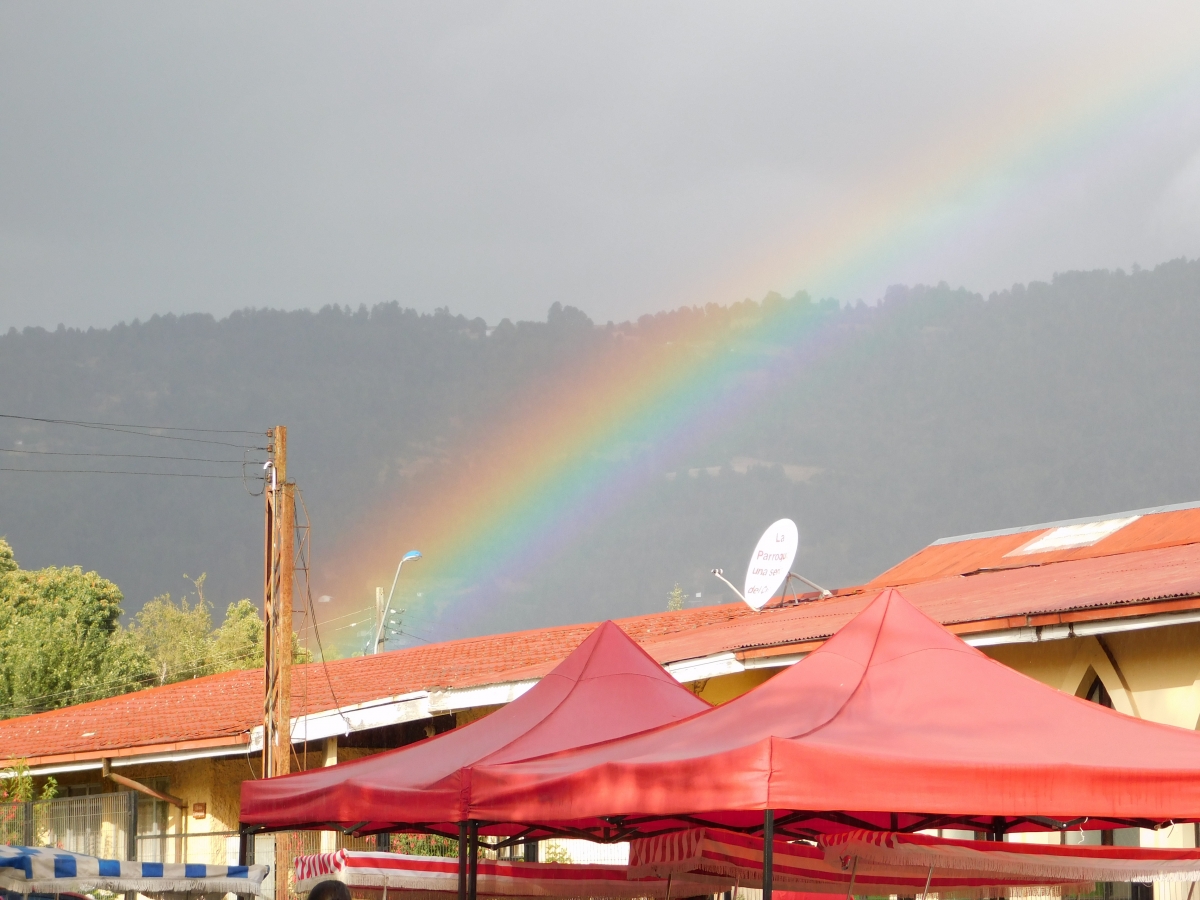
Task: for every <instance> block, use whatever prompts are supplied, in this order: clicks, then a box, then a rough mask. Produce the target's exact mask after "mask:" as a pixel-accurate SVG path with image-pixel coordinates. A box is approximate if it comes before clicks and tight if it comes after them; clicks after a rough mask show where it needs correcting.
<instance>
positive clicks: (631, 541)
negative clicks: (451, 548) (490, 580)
mask: <svg viewBox="0 0 1200 900" xmlns="http://www.w3.org/2000/svg"><path fill="white" fill-rule="evenodd" d="M343 299H351V298H343ZM448 302H450V303H451V304H452V300H451V301H448ZM785 314H786V315H803V316H807V317H810V318H811V319H812V321H813V323H815V324H814V325H813V329H812V333H813V334H818V335H820V339H819V340H816V339H814V340H813V341H812V343H811V346H807V345H806V346H805V347H803V348H799V349H797V348H792V351H791V352H795V353H798V354H801V355H804V354H809V355H811V361H810V364H807V365H803V366H797V367H794V368H793V369H790V370H788V372H789V374H787V376H786V377H781V376H772V377H770V378H768V377H767V376H765V375H764V381H763V383H762V385H761V390H760V391H759V392H758V393H757V396H756V398H755V399H756V402H755V404H754V405H753V406H748V407H747V411H746V412H745V414H744V415H739V416H737V417H735V418H731V419H730V421H729V424H728V427H725V426H724V425H723V424H722V423H721V422H717V423H715V424H714V426H713V427H711V428H709V429H707V430H706V431H704V433H703V434H702V435H701V436H700V437H697V438H695V439H691V440H680V441H679V443H678V446H673V447H670V448H666V449H665V450H664V451H663V454H662V457H661V458H662V459H664V460H665V462H664V463H663V465H662V466H661V468H662V471H661V475H660V477H656V478H655V479H653V480H651V481H648V482H646V483H645V484H644V485H642V486H641V487H640V488H639V490H638V491H637V492H636V494H635V495H634V496H633V497H632V499H630V500H629V501H628V502H623V503H622V504H620V505H619V506H617V507H616V508H614V509H613V510H611V511H609V512H607V513H606V514H605V515H604V516H601V517H599V518H598V519H597V520H596V521H595V522H594V523H593V524H591V525H590V526H589V529H588V531H587V532H586V533H585V534H582V535H577V536H575V537H574V538H573V539H572V540H571V541H570V542H569V543H568V544H567V545H565V546H564V547H562V548H560V549H559V550H558V552H557V553H556V554H555V555H554V556H553V558H550V559H548V560H546V561H545V562H544V564H543V565H541V566H539V567H538V568H537V569H536V570H534V571H530V572H529V573H527V577H525V578H524V579H522V581H521V583H520V584H518V585H515V586H510V589H508V590H506V592H505V593H504V594H503V596H499V595H497V598H496V601H495V602H494V603H493V604H492V605H491V606H490V608H489V610H488V612H487V614H486V615H484V616H481V617H477V618H475V619H473V620H470V621H463V622H456V621H454V620H452V619H445V618H440V619H439V618H437V617H436V616H431V617H429V618H428V619H427V620H426V621H425V622H424V623H421V622H420V620H419V618H418V619H417V620H416V621H414V623H413V624H412V626H411V627H412V630H413V631H415V632H419V633H421V634H422V635H423V636H425V637H427V638H443V637H452V636H460V635H461V634H463V633H464V632H466V631H472V630H474V631H478V630H483V629H510V628H518V627H534V626H537V625H541V624H550V623H553V622H561V621H568V620H589V619H595V618H598V617H601V616H618V615H627V614H632V613H638V612H646V611H652V610H659V609H663V608H665V606H666V602H667V595H668V592H669V591H670V590H671V588H672V585H673V584H675V583H676V582H678V583H680V584H681V585H682V587H683V588H684V589H685V591H686V592H687V593H688V594H689V595H693V596H692V600H691V602H696V601H695V597H694V595H695V594H696V593H697V592H700V593H702V594H703V596H702V597H701V598H700V601H699V602H711V601H713V600H716V599H720V597H721V594H720V591H718V590H717V589H718V588H719V587H720V585H719V583H718V582H716V581H715V580H714V579H713V578H712V577H711V576H710V575H708V574H707V573H708V570H709V569H710V568H712V567H713V566H718V565H720V566H724V567H725V568H726V569H727V570H729V571H731V572H740V570H741V567H742V566H744V564H745V562H744V561H745V559H746V558H747V555H748V553H749V550H750V548H751V547H752V546H753V544H754V542H755V540H756V539H757V537H758V534H759V533H760V532H761V530H762V529H763V528H764V527H765V526H766V525H767V524H768V523H770V522H771V521H772V520H774V519H775V518H777V517H779V516H782V515H788V516H791V517H792V518H794V519H796V521H797V522H798V523H799V525H800V530H801V534H802V550H801V555H800V558H799V560H798V563H797V565H798V567H799V569H798V570H799V571H801V572H803V573H804V574H806V575H807V576H808V577H810V578H812V579H814V580H816V581H818V582H820V583H822V584H828V585H831V586H836V585H845V584H852V583H856V582H859V581H861V580H863V579H867V578H870V577H871V576H873V575H875V574H877V573H878V572H880V571H882V570H883V569H885V568H887V567H888V566H890V565H892V564H893V563H895V562H896V561H897V560H899V559H900V558H902V557H903V556H905V555H906V554H908V553H911V552H912V551H914V550H916V549H918V548H919V547H921V546H923V545H924V544H926V543H928V542H929V541H931V540H934V539H936V538H938V537H942V536H945V535H948V534H956V533H963V532H969V531H978V530H985V529H992V528H1002V527H1006V526H1012V525H1017V524H1025V523H1034V522H1039V521H1046V520H1053V519H1059V518H1068V517H1076V516H1083V515H1089V514H1097V513H1104V512H1112V511H1119V510H1125V509H1132V508H1139V507H1147V506H1153V505H1157V504H1164V503H1177V502H1183V501H1188V500H1193V499H1197V498H1200V466H1198V465H1197V462H1196V448H1197V446H1200V440H1198V439H1200V391H1198V389H1197V383H1198V379H1197V375H1196V363H1195V356H1196V347H1197V344H1198V343H1200V263H1197V262H1184V261H1178V262H1173V263H1169V264H1164V265H1162V266H1159V267H1158V268H1156V269H1154V270H1153V271H1135V272H1133V273H1122V272H1115V273H1113V272H1087V273H1069V274H1066V275H1061V276H1058V277H1056V278H1055V279H1054V280H1053V282H1052V283H1049V284H1031V285H1029V286H1026V287H1015V288H1013V289H1012V290H1011V291H1006V292H1003V293H1000V294H996V295H993V296H991V297H989V298H984V297H981V296H978V295H974V294H971V293H969V292H967V291H962V290H951V289H949V288H947V287H945V286H939V287H936V288H928V287H920V288H911V289H905V288H895V289H893V290H892V291H890V292H889V293H888V295H887V297H886V298H885V300H884V301H883V302H882V303H881V304H880V305H878V306H863V305H858V306H854V307H838V305H837V304H836V303H831V302H824V303H811V302H810V301H809V300H808V298H806V297H803V296H798V297H796V298H792V299H790V300H783V299H782V298H778V297H771V298H768V300H767V301H765V302H764V303H763V304H755V303H750V302H749V301H747V302H745V303H742V304H735V305H734V306H731V307H727V308H723V307H714V306H710V307H707V308H705V309H691V310H680V311H676V312H673V313H664V314H661V315H658V316H654V317H645V318H643V319H642V320H640V321H639V322H636V323H626V324H625V325H619V326H618V325H612V324H608V325H601V324H594V323H592V322H591V321H590V320H589V319H588V318H587V316H586V315H584V313H581V312H579V311H578V310H574V309H572V308H570V307H569V306H566V307H564V306H561V305H559V304H555V305H554V307H553V308H552V309H551V312H550V315H549V317H548V320H547V321H545V322H538V323H530V322H522V323H517V324H516V325H513V324H512V323H509V322H507V321H505V322H503V323H500V325H499V326H498V327H495V328H490V327H489V326H488V325H487V324H486V323H484V322H483V321H482V320H478V319H477V320H474V321H468V320H466V319H464V318H462V317H459V316H455V315H453V314H451V313H450V312H448V311H439V312H438V313H437V314H435V315H418V314H417V313H415V312H412V311H411V310H406V309H404V308H402V306H401V305H400V304H385V305H381V306H376V307H374V308H373V309H370V310H367V309H365V308H362V307H359V308H358V309H357V310H354V309H351V308H350V307H348V306H330V307H327V308H326V309H323V310H321V311H319V312H292V313H283V312H273V311H247V312H243V313H239V314H236V315H233V316H231V317H229V318H227V319H224V320H221V321H214V320H213V319H212V318H211V317H208V316H199V315H197V316H181V317H174V316H166V317H156V318H154V319H152V320H150V321H147V322H142V323H136V322H135V323H132V324H122V325H119V326H117V327H114V328H111V329H107V330H89V331H87V332H79V331H71V330H63V329H60V330H58V331H55V332H46V331H42V330H26V331H24V332H16V331H10V332H9V333H8V334H7V335H4V336H2V337H0V413H4V414H8V415H20V416H31V417H39V418H56V419H74V420H88V421H100V422H115V423H122V422H133V423H149V424H155V425H164V426H176V427H203V428H214V429H246V430H247V431H250V432H262V431H264V430H265V429H266V428H267V427H268V426H270V425H273V424H276V423H284V424H287V425H288V426H289V438H290V472H291V473H292V474H294V475H295V476H296V477H297V479H298V480H299V482H300V484H301V486H302V488H303V490H304V494H305V500H306V504H307V508H308V511H309V512H310V513H311V515H312V519H313V547H314V570H313V575H314V581H315V582H316V583H317V584H318V590H319V589H320V588H319V583H320V576H321V565H322V562H321V560H322V553H323V552H325V549H326V548H330V547H333V546H335V545H337V544H338V542H339V541H344V540H345V539H346V536H347V535H349V534H351V533H352V532H353V531H354V528H355V526H356V524H357V523H359V522H360V521H361V520H362V518H363V517H364V516H365V515H366V513H367V511H368V510H372V509H375V508H376V507H377V506H378V503H379V500H380V497H381V496H385V495H387V496H395V497H396V498H397V499H396V509H395V515H396V516H397V517H403V516H404V515H405V509H404V504H403V500H404V497H405V496H406V494H405V491H406V489H407V488H406V486H407V485H409V484H410V483H411V484H414V485H415V484H418V483H419V482H421V481H422V480H423V479H426V478H428V477H430V473H431V472H434V471H443V472H444V471H453V470H454V467H455V466H458V465H466V462H464V460H467V459H468V458H470V454H472V453H478V452H479V451H480V448H481V447H483V448H486V445H487V442H488V440H489V432H488V429H489V427H490V425H489V423H492V422H495V421H497V417H500V418H503V417H505V416H507V415H509V414H510V411H513V410H519V409H522V408H523V406H524V405H527V404H529V403H531V402H535V401H534V400H531V398H535V397H536V396H537V394H538V392H539V391H540V390H541V389H542V388H543V387H545V386H546V385H551V384H554V383H555V382H556V381H557V380H559V379H561V378H563V377H566V376H568V375H569V374H570V373H571V372H572V371H574V370H575V369H577V368H579V367H580V366H583V365H585V364H586V362H587V361H588V360H589V359H595V358H598V357H599V356H600V355H603V354H611V358H612V359H613V360H614V361H615V362H614V365H618V366H619V365H620V360H621V359H622V358H623V357H622V356H621V354H622V353H623V352H626V351H624V350H622V349H621V348H624V347H628V346H638V347H640V348H641V350H640V351H639V352H643V353H645V352H647V351H651V352H660V351H661V352H662V353H663V354H671V353H677V352H680V351H679V350H678V347H677V346H676V343H677V341H680V340H683V339H686V338H687V336H694V335H695V334H696V333H697V331H696V322H697V321H698V320H702V321H703V323H704V329H703V333H704V335H705V339H706V341H707V343H706V345H705V347H704V348H703V349H702V350H697V351H696V352H697V353H700V352H703V353H718V352H723V351H724V347H725V345H726V344H728V347H729V350H730V352H732V351H733V350H734V349H736V347H737V345H738V342H739V341H741V340H743V337H742V336H743V335H744V334H745V333H746V328H747V322H761V321H762V320H763V319H764V317H768V324H769V317H770V316H775V315H785ZM767 330H768V331H769V330H770V329H767ZM767 350H769V351H770V352H788V350H787V348H783V349H782V350H780V348H778V347H773V348H771V347H769V348H767ZM763 352H764V353H766V352H767V351H763ZM714 358H715V357H714ZM585 402H586V400H585ZM514 414H515V413H514ZM197 436H198V435H197ZM209 437H212V435H209ZM243 441H249V442H250V443H251V444H255V445H256V444H257V443H258V439H257V438H255V437H253V436H247V435H241V436H237V437H236V438H235V439H233V440H230V441H229V443H232V444H240V443H241V442H243ZM150 444H157V445H161V446H159V447H158V450H154V449H148V445H150ZM0 448H3V449H4V450H5V451H14V450H20V451H28V450H38V451H43V452H42V453H40V454H29V453H14V452H3V453H0V457H3V458H2V459H0V468H7V469H14V468H44V469H49V468H60V469H74V468H86V469H98V468H120V467H122V466H124V467H126V468H130V469H137V470H145V471H150V470H162V471H172V472H181V471H188V472H205V473H221V474H234V475H239V476H240V473H241V471H242V469H241V465H240V463H238V462H237V460H240V459H242V458H243V452H242V450H240V449H238V448H237V447H226V446H222V445H219V444H218V445H205V444H188V443H176V442H173V441H167V440H163V441H147V440H146V439H144V438H139V437H135V436H131V435H128V434H125V433H122V432H113V431H100V430H88V429H80V428H68V427H64V426H59V425H51V424H47V423H43V422H33V421H27V420H20V419H5V420H0ZM164 448H165V449H164ZM44 451H53V452H55V453H77V452H83V451H95V452H104V453H133V454H139V455H140V456H147V455H154V454H156V453H158V452H160V451H162V452H161V455H187V456H193V457H206V458H213V459H222V460H234V462H221V463H195V462H186V463H185V462H180V461H177V460H150V459H140V458H139V459H119V458H108V457H105V458H99V457H69V456H51V455H47V454H46V453H45V452H44ZM245 458H246V459H251V460H261V454H255V453H248V454H246V456H245ZM101 462H103V463H105V464H104V465H100V464H99V463H101ZM257 465H258V463H254V464H252V465H251V467H250V468H249V469H248V471H250V473H251V474H255V473H256V471H257V469H256V468H255V467H256V466H257ZM464 477H470V475H469V473H464ZM250 487H251V488H254V487H255V485H254V483H253V482H250ZM261 502H262V501H261V500H260V499H255V498H253V497H251V496H249V495H248V494H247V492H246V490H245V489H244V488H243V484H242V482H241V480H240V477H239V478H235V479H232V480H213V481H208V480H200V479H190V478H179V479H176V478H161V479H159V478H150V477H145V476H139V477H132V476H116V475H72V474H53V475H49V474H32V473H28V472H16V471H3V472H0V534H2V535H6V536H7V538H8V541H9V543H11V545H12V546H13V548H14V550H15V551H16V553H17V555H18V557H19V558H20V559H21V561H22V563H23V564H24V565H26V566H29V567H38V566H47V565H80V566H82V567H83V568H84V570H95V571H97V572H98V573H99V574H100V575H101V576H103V577H104V578H107V579H110V580H112V581H114V582H116V583H117V584H118V585H119V586H120V588H121V589H122V591H123V592H124V595H125V600H124V604H123V605H124V608H125V610H126V614H127V615H128V614H130V613H132V612H135V611H136V610H138V609H139V608H140V607H141V606H142V604H143V603H145V602H146V601H148V600H150V599H151V598H152V597H154V596H155V595H156V594H162V593H164V592H167V591H173V592H178V591H180V590H182V589H183V588H186V587H187V583H186V582H183V581H182V580H181V579H182V576H183V573H185V572H187V573H193V574H195V573H198V572H208V573H209V580H208V594H209V597H210V598H212V599H213V600H214V601H215V603H216V607H217V608H218V609H224V608H225V605H226V604H227V603H228V602H230V601H234V600H237V599H239V598H241V597H251V598H257V597H258V595H259V593H260V590H261V587H260V585H261V561H260V554H261ZM413 527H414V528H416V529H417V532H416V533H419V523H416V524H415V525H414V526H413ZM401 549H406V547H405V548H401ZM735 580H736V579H735ZM725 599H729V598H728V597H726V598H725ZM338 602H339V604H341V607H340V608H341V609H342V610H344V611H347V612H349V611H351V610H352V609H355V608H358V607H361V606H362V605H364V604H365V603H369V602H370V598H369V596H366V595H365V592H364V596H362V597H352V598H342V597H339V598H338ZM422 628H424V629H425V630H424V631H422ZM351 637H353V636H351ZM353 643H354V641H353V640H350V641H349V648H350V649H353ZM393 646H394V645H393Z"/></svg>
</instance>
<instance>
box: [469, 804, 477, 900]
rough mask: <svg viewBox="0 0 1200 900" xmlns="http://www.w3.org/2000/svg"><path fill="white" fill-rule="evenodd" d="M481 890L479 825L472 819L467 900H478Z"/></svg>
mask: <svg viewBox="0 0 1200 900" xmlns="http://www.w3.org/2000/svg"><path fill="white" fill-rule="evenodd" d="M478 888H479V823H478V822H477V821H475V820H474V819H472V820H471V821H470V823H468V828H467V900H476V897H477V895H478Z"/></svg>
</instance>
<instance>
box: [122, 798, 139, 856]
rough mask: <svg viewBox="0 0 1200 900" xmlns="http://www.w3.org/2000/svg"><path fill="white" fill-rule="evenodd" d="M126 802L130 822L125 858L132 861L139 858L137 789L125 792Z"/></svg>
mask: <svg viewBox="0 0 1200 900" xmlns="http://www.w3.org/2000/svg"><path fill="white" fill-rule="evenodd" d="M125 804H126V805H127V806H128V807H129V810H128V815H127V818H126V821H127V822H128V823H129V825H128V829H129V830H128V831H127V832H126V835H125V858H126V859H127V860H129V861H130V862H134V861H135V860H136V859H137V851H138V845H137V830H138V795H137V792H136V791H126V792H125Z"/></svg>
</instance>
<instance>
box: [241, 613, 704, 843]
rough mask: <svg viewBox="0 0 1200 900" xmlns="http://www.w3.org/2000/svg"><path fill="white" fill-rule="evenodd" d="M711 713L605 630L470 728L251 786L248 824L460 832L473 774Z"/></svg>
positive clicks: (245, 797)
mask: <svg viewBox="0 0 1200 900" xmlns="http://www.w3.org/2000/svg"><path fill="white" fill-rule="evenodd" d="M709 708H710V707H709V705H708V703H706V702H705V701H704V700H701V699H700V698H699V697H697V696H696V695H695V694H693V693H692V692H691V691H690V690H688V689H687V688H685V687H684V686H683V685H681V684H679V682H677V681H676V680H675V679H674V678H672V677H671V676H670V674H668V673H667V672H666V670H664V669H663V668H662V666H660V665H659V664H658V663H656V662H655V661H654V660H653V659H651V658H650V656H649V655H648V654H647V653H646V652H645V651H644V650H643V649H642V648H641V647H639V646H638V645H637V644H636V643H635V642H634V641H633V640H632V639H630V638H629V637H628V636H627V635H626V634H625V633H624V632H623V631H621V629H620V628H619V627H617V625H615V624H614V623H612V622H605V623H604V624H602V625H601V626H600V627H598V628H597V629H596V630H595V631H593V632H592V633H591V634H590V635H589V636H588V637H587V639H585V640H584V641H583V643H581V644H580V645H579V646H578V647H577V648H576V649H575V650H574V651H573V652H572V653H571V655H570V656H568V657H567V658H566V659H564V660H563V661H562V662H561V663H559V664H558V666H557V667H555V669H554V670H553V671H552V672H550V673H549V674H548V675H546V676H545V677H544V678H542V679H541V681H539V682H538V683H537V684H536V685H534V687H532V688H531V689H530V690H529V691H527V692H526V693H525V694H523V695H522V696H520V697H518V698H517V699H516V700H514V701H513V702H512V703H510V704H508V705H507V706H505V707H503V708H501V709H499V710H497V711H496V712H494V713H492V714H491V715H489V716H486V717H484V718H482V719H478V720H477V721H475V722H472V723H470V724H469V725H466V726H464V727H462V728H456V729H454V730H453V731H447V732H445V733H443V734H440V735H437V736H435V737H432V738H429V739H428V740H424V741H421V742H419V743H417V744H411V745H409V746H407V747H401V748H399V749H396V750H390V751H388V752H386V753H380V754H377V755H375V756H369V757H366V758H364V759H359V760H355V761H353V762H348V763H343V764H341V765H338V766H331V767H329V768H322V769H313V770H310V771H307V772H297V773H295V774H292V775H285V776H283V777H280V778H269V779H264V780H261V781H246V782H243V783H242V809H241V820H242V823H243V825H252V826H253V825H257V826H261V828H270V829H276V830H278V829H284V828H289V829H306V828H307V829H312V828H339V829H347V830H354V831H356V832H358V833H360V834H361V833H370V832H385V831H403V830H408V829H412V828H414V827H416V828H421V829H424V830H429V831H435V832H437V831H440V832H442V833H454V832H457V831H458V830H459V828H460V823H463V822H465V821H466V819H467V814H466V810H465V808H464V806H463V799H464V795H465V787H466V782H464V780H463V778H464V773H465V772H466V771H467V768H466V767H468V766H471V765H473V764H477V763H481V762H485V763H503V762H509V761H512V760H521V759H528V758H530V757H533V756H540V755H543V754H546V753H553V752H555V751H558V750H563V749H564V748H569V747H581V746H584V745H586V744H593V743H596V742H598V741H604V740H607V739H610V738H615V737H620V736H623V735H629V734H633V733H635V732H638V731H644V730H646V729H648V728H652V727H654V726H657V725H662V724H663V723H666V722H674V721H677V720H679V719H683V718H686V717H688V716H691V715H693V714H695V713H698V712H702V711H704V710H707V709H709Z"/></svg>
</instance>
